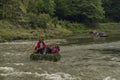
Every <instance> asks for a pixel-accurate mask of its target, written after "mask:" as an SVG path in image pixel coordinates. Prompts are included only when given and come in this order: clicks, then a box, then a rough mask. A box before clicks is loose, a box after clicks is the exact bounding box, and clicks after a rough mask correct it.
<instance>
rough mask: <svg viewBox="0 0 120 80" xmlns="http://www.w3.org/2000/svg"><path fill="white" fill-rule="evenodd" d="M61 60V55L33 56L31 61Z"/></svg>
mask: <svg viewBox="0 0 120 80" xmlns="http://www.w3.org/2000/svg"><path fill="white" fill-rule="evenodd" d="M60 58H61V55H60V54H43V55H42V54H31V55H30V59H31V60H48V61H59V60H60Z"/></svg>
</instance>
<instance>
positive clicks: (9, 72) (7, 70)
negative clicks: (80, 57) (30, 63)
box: [0, 67, 81, 80]
mask: <svg viewBox="0 0 120 80" xmlns="http://www.w3.org/2000/svg"><path fill="white" fill-rule="evenodd" d="M0 70H3V71H4V73H1V74H0V75H1V76H4V77H7V76H13V77H18V76H19V77H20V76H22V77H23V76H25V75H30V76H34V77H37V78H41V77H42V78H44V79H50V80H81V79H80V78H78V77H73V76H72V75H70V74H68V73H63V72H57V73H52V74H49V73H48V72H45V73H42V74H40V73H38V72H33V73H32V72H23V71H21V72H18V71H14V69H13V68H11V67H0Z"/></svg>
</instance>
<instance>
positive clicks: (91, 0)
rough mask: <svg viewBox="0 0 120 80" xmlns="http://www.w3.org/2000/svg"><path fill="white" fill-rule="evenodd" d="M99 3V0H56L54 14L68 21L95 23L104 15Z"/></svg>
mask: <svg viewBox="0 0 120 80" xmlns="http://www.w3.org/2000/svg"><path fill="white" fill-rule="evenodd" d="M101 4H102V3H101V0H97V1H96V0H57V1H56V15H57V16H58V17H59V18H62V19H67V20H70V21H78V22H85V23H88V24H89V23H91V22H92V23H91V24H95V23H98V22H99V20H100V19H102V18H103V17H104V11H103V8H102V6H101ZM89 25H90V24H89ZM93 27H94V26H93Z"/></svg>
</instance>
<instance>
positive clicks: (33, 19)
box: [28, 13, 51, 29]
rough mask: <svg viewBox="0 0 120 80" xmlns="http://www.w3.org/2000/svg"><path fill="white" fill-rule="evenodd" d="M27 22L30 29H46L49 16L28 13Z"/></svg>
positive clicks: (49, 19) (49, 20)
mask: <svg viewBox="0 0 120 80" xmlns="http://www.w3.org/2000/svg"><path fill="white" fill-rule="evenodd" d="M28 20H29V21H28V22H29V24H30V26H31V28H37V27H40V28H43V29H46V28H47V27H49V24H50V22H51V17H50V16H49V14H39V15H36V14H34V13H29V15H28Z"/></svg>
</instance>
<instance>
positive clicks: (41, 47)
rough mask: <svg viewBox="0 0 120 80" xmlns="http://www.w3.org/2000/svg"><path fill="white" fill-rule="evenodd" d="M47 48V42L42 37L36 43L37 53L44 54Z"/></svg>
mask: <svg viewBox="0 0 120 80" xmlns="http://www.w3.org/2000/svg"><path fill="white" fill-rule="evenodd" d="M45 50H46V43H45V42H44V41H43V39H40V40H39V41H38V42H37V43H36V45H35V51H34V52H35V53H40V54H43V53H45Z"/></svg>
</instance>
